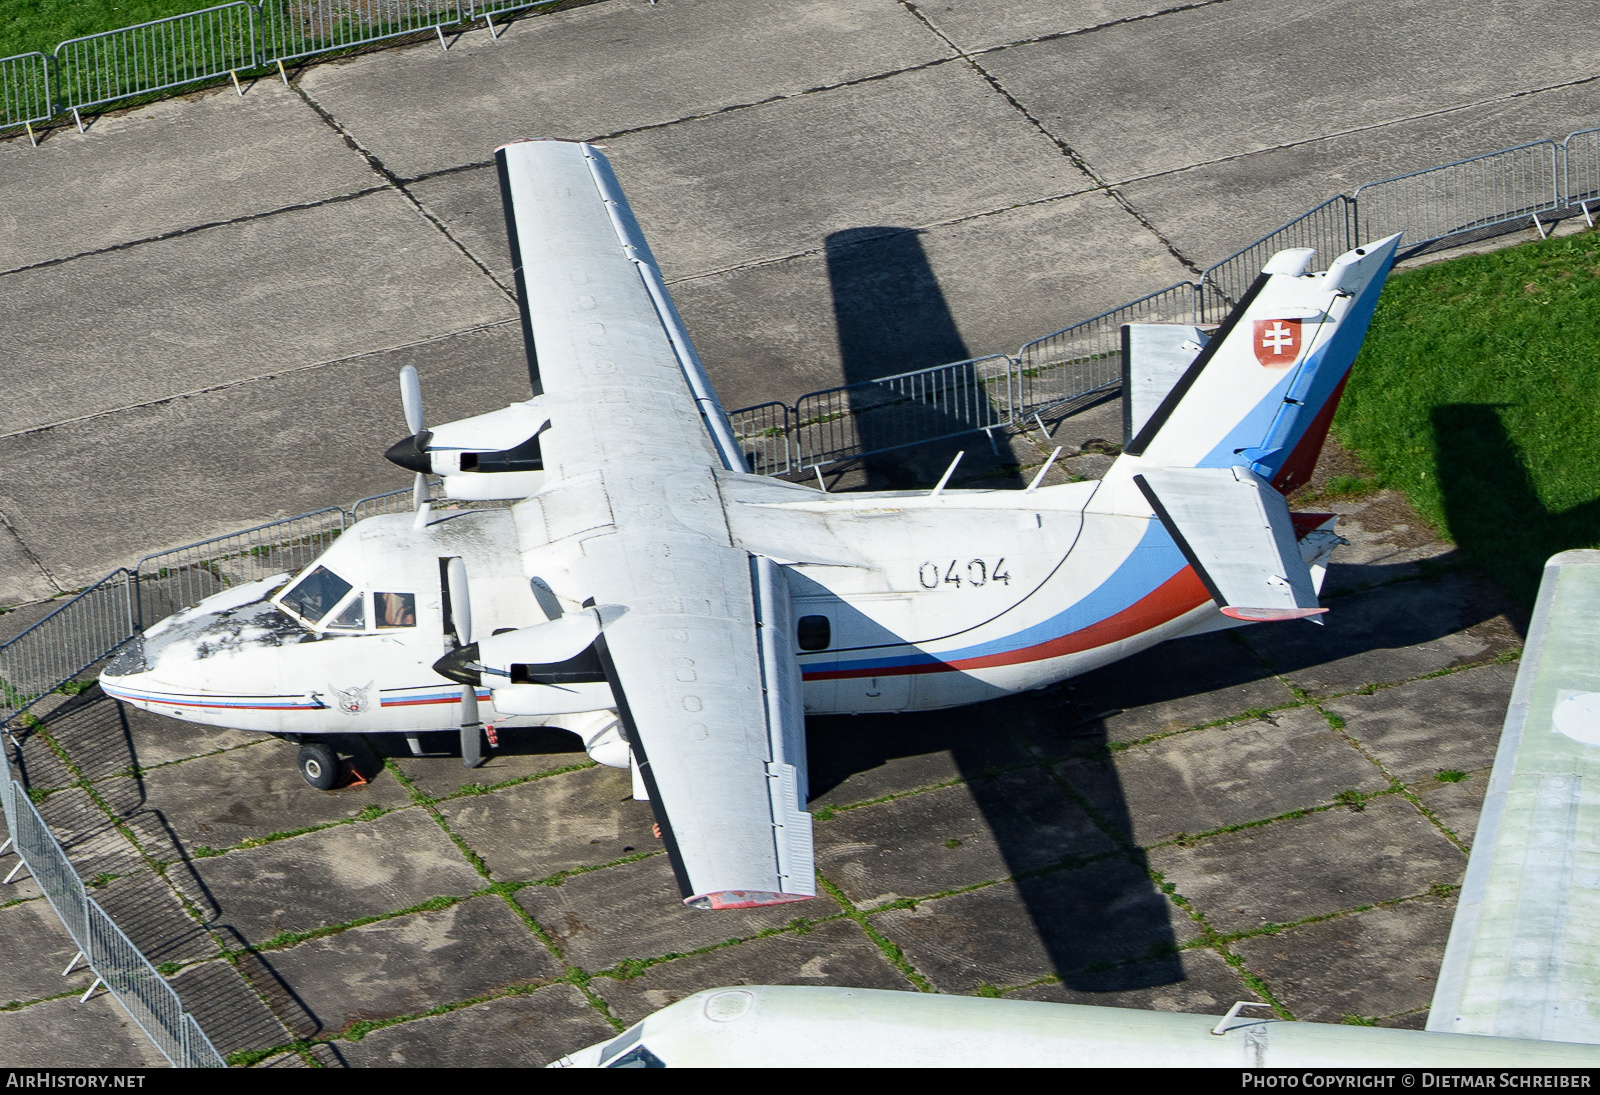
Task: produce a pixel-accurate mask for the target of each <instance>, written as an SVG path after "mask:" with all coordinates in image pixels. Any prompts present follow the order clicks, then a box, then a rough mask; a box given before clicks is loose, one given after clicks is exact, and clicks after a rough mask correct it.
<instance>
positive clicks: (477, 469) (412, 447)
mask: <svg viewBox="0 0 1600 1095" xmlns="http://www.w3.org/2000/svg"><path fill="white" fill-rule="evenodd" d="M549 424H550V416H549V415H548V414H546V413H545V412H544V411H543V410H542V409H540V407H539V400H538V398H537V397H535V398H533V399H530V400H528V401H527V402H525V403H513V404H511V405H510V406H509V407H502V408H501V409H500V410H498V411H490V412H489V413H488V414H480V415H475V416H473V417H472V418H463V419H460V420H459V421H456V422H446V423H445V424H444V425H442V426H439V427H438V428H436V429H433V430H423V431H422V432H420V433H417V434H413V435H412V436H410V437H408V438H406V439H405V440H403V441H400V442H398V443H396V444H395V445H393V446H391V447H390V448H389V451H388V452H386V453H384V455H385V456H386V457H387V458H388V459H389V460H390V461H392V462H393V463H395V464H398V465H400V466H401V467H402V468H405V469H407V470H408V471H414V472H418V473H420V474H424V475H427V474H433V475H441V476H443V477H444V490H445V495H446V496H447V497H450V498H461V499H491V498H526V497H527V496H528V495H530V494H532V493H533V492H534V491H536V490H538V489H539V488H540V487H542V486H544V482H545V472H544V454H543V452H542V451H541V450H540V447H539V434H540V432H541V431H543V430H544V428H545V427H546V426H548V425H549Z"/></svg>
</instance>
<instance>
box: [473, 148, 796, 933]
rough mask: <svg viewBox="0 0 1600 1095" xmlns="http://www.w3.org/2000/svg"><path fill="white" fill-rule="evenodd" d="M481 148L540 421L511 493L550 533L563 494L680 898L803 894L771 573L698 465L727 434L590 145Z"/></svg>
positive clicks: (792, 677)
mask: <svg viewBox="0 0 1600 1095" xmlns="http://www.w3.org/2000/svg"><path fill="white" fill-rule="evenodd" d="M496 159H497V161H498V164H499V168H500V177H501V189H502V193H503V195H504V198H505V201H506V207H507V209H506V219H507V224H508V227H509V228H510V231H511V243H512V256H513V262H514V264H515V266H516V276H517V288H518V294H519V297H520V301H521V305H522V309H523V315H524V333H525V335H526V337H527V338H528V339H529V367H530V371H531V374H532V379H533V382H534V390H535V392H537V393H539V394H538V395H537V396H536V399H535V402H536V403H537V404H538V406H539V408H540V411H541V413H547V414H548V415H549V422H550V424H549V427H548V429H547V430H546V431H545V432H544V433H542V434H541V435H540V442H541V447H542V450H543V454H544V462H545V469H546V471H547V472H549V473H551V476H552V482H551V484H550V486H549V488H548V489H547V490H546V491H544V492H541V493H542V494H543V495H544V496H545V498H544V500H543V501H542V502H541V503H538V504H536V505H535V506H533V507H531V508H530V507H529V504H526V503H525V504H524V507H522V508H528V512H529V515H530V516H529V519H528V520H529V521H531V520H532V514H534V513H540V512H542V513H543V514H545V517H544V518H543V520H541V521H539V524H540V525H541V527H542V531H543V534H544V538H546V539H558V538H561V537H562V536H563V531H562V530H561V529H558V528H556V527H555V526H554V525H553V524H552V522H551V519H550V517H549V514H550V513H552V512H557V511H560V512H562V513H566V514H572V513H578V512H579V511H581V513H579V516H578V517H573V518H571V519H570V520H569V521H568V526H569V527H570V528H573V529H577V530H578V531H574V532H571V533H570V534H566V539H569V540H571V541H573V542H574V543H576V544H577V545H578V546H579V548H580V552H579V554H578V556H577V558H576V559H575V560H574V561H573V562H572V563H571V565H570V573H571V576H572V582H573V586H574V588H573V589H572V590H569V591H567V592H568V593H569V595H572V596H574V597H575V598H576V599H580V600H583V599H588V600H590V601H592V603H593V604H595V605H596V606H597V610H598V612H599V615H600V617H601V619H602V620H603V621H604V625H603V628H602V631H601V635H600V639H599V640H598V641H597V643H596V650H597V653H598V654H599V655H600V661H601V665H602V667H603V669H604V670H605V673H606V676H607V679H608V681H609V683H610V685H611V689H612V693H613V696H614V697H615V699H616V701H617V704H618V713H619V715H620V716H621V719H622V723H623V726H624V728H625V730H626V731H627V734H628V737H629V739H630V744H631V746H632V749H633V753H634V757H635V760H636V761H637V763H638V766H639V770H640V774H641V775H642V777H643V779H644V782H645V785H646V787H647V788H648V789H649V792H650V798H651V803H652V805H653V807H654V809H655V811H656V816H657V819H658V820H659V822H660V826H661V830H662V839H663V840H664V842H665V843H666V847H667V851H668V854H669V855H670V856H671V859H672V864H673V867H674V870H675V871H676V873H677V876H678V881H679V884H680V886H681V887H682V889H683V892H684V897H685V899H686V901H687V902H688V903H689V904H691V905H693V906H696V907H700V908H739V907H745V906H750V905H765V904H773V903H777V902H782V901H797V900H802V899H804V898H807V897H811V896H814V895H815V893H816V889H815V878H814V875H813V871H812V866H811V817H810V815H809V814H806V813H804V812H803V811H804V805H805V760H804V757H805V748H804V728H803V715H802V713H801V712H802V708H801V697H800V687H801V686H800V677H799V669H798V665H797V664H796V659H795V655H794V651H793V650H792V649H791V647H790V646H789V642H790V636H791V634H792V631H793V628H792V625H791V623H790V619H789V618H790V615H791V610H790V608H789V603H788V593H787V588H786V586H785V584H784V583H783V582H782V581H779V580H778V578H779V577H780V575H779V574H778V572H777V570H776V564H774V563H773V562H772V561H771V560H769V559H764V558H756V557H752V556H751V555H750V553H749V552H747V551H746V550H744V548H742V547H740V546H736V545H735V543H734V540H733V538H732V537H731V535H730V533H729V530H728V522H727V518H726V516H725V513H724V508H723V502H722V498H721V494H720V492H719V489H718V485H717V480H716V473H717V472H718V471H719V470H722V471H724V473H726V470H727V469H736V470H737V471H738V472H743V471H744V465H743V454H742V452H741V451H740V449H739V447H738V445H737V443H736V442H735V440H734V438H733V434H732V431H731V430H730V429H729V428H728V424H727V419H726V416H725V415H724V413H723V411H722V408H721V406H720V405H719V404H718V403H717V400H716V397H715V395H714V394H713V393H712V389H711V386H710V383H709V381H707V379H706V376H705V372H704V370H703V368H702V367H701V365H700V362H699V359H698V358H697V357H696V356H695V353H694V349H693V346H692V345H691V344H690V342H689V339H688V335H687V333H686V332H685V331H684V328H683V324H682V322H681V320H679V318H678V315H677V312H676V311H675V309H674V308H673V306H672V302H671V300H670V299H669V298H668V297H667V294H666V289H665V286H664V284H663V282H662V278H661V274H660V271H659V269H658V268H657V267H656V264H655V259H654V257H653V256H652V255H651V253H650V249H649V247H648V245H646V243H645V241H644V237H643V235H642V233H641V232H640V231H639V227H638V224H637V223H636V222H635V220H634V217H633V214H632V212H631V210H630V209H629V208H628V205H627V201H626V199H625V198H624V197H623V195H622V191H621V189H620V187H618V185H617V182H616V179H615V177H614V176H613V175H612V173H611V168H610V166H609V164H607V163H606V160H605V158H604V157H603V156H602V155H601V154H600V153H599V152H598V151H597V150H596V149H594V148H593V147H592V146H590V145H586V144H577V143H569V142H561V141H527V142H517V143H513V144H510V145H507V146H505V147H503V148H501V149H500V150H498V152H497V153H496ZM557 495H560V496H561V497H560V498H559V502H558V499H557V497H556V496H557ZM536 497H537V496H536ZM582 514H588V515H590V518H591V519H588V520H585V519H581V517H582ZM526 523H527V522H525V521H524V519H522V518H519V524H526ZM527 539H532V540H535V541H537V543H529V542H527ZM543 542H544V541H543V539H541V538H540V537H539V536H537V535H535V534H533V533H529V535H528V538H526V539H525V542H524V545H523V546H524V550H525V551H526V550H529V549H530V548H532V547H540V546H542V545H543Z"/></svg>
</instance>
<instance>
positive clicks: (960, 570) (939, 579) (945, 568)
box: [917, 557, 1011, 589]
mask: <svg viewBox="0 0 1600 1095" xmlns="http://www.w3.org/2000/svg"><path fill="white" fill-rule="evenodd" d="M917 581H918V582H919V583H920V584H921V585H922V588H923V589H939V588H941V587H944V586H954V587H955V588H957V589H961V588H963V587H965V588H967V589H981V588H983V587H984V586H986V585H988V584H989V583H990V582H999V583H1000V584H1001V585H1010V584H1011V574H1010V572H1009V571H1007V570H1006V561H1005V559H1004V557H1002V558H1000V559H996V560H995V561H994V562H990V561H989V560H987V559H969V560H967V561H966V562H965V563H963V562H962V561H961V560H960V559H951V560H950V561H949V562H948V563H943V562H934V561H932V560H930V561H928V562H926V563H923V564H922V565H921V566H920V567H918V568H917Z"/></svg>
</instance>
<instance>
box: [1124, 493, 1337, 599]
mask: <svg viewBox="0 0 1600 1095" xmlns="http://www.w3.org/2000/svg"><path fill="white" fill-rule="evenodd" d="M1133 481H1134V483H1135V484H1136V485H1137V486H1138V487H1139V490H1140V491H1141V492H1142V493H1143V494H1144V496H1145V499H1146V500H1147V501H1148V502H1149V503H1150V505H1151V507H1152V508H1153V509H1154V510H1155V511H1156V516H1157V517H1158V518H1160V520H1161V523H1162V525H1164V526H1165V527H1166V530H1167V532H1168V533H1169V534H1170V535H1171V536H1172V538H1173V540H1175V541H1176V542H1177V544H1178V547H1179V549H1180V550H1182V552H1183V554H1184V556H1185V557H1186V558H1187V559H1188V560H1189V564H1190V565H1191V566H1193V567H1194V569H1195V573H1197V574H1198V575H1199V576H1200V580H1201V581H1203V582H1204V583H1205V585H1206V588H1207V589H1208V590H1209V591H1210V592H1211V596H1212V598H1213V599H1214V600H1215V601H1216V602H1217V604H1218V606H1219V607H1220V608H1221V609H1222V612H1223V614H1224V615H1227V616H1231V617H1233V618H1234V619H1236V620H1249V621H1252V622H1255V621H1267V620H1292V619H1299V618H1302V617H1314V616H1317V615H1319V614H1321V613H1323V612H1326V611H1327V609H1325V608H1322V607H1320V606H1319V605H1318V604H1317V591H1316V587H1315V585H1314V584H1313V582H1312V577H1311V568H1310V567H1309V566H1307V565H1306V562H1305V560H1304V559H1303V558H1302V556H1301V553H1300V546H1299V543H1298V541H1297V540H1296V538H1295V532H1294V519H1293V518H1292V517H1291V516H1290V514H1289V504H1288V502H1286V501H1284V497H1283V495H1281V494H1279V493H1278V492H1277V491H1276V490H1274V489H1273V488H1272V485H1271V484H1270V483H1268V482H1267V481H1266V480H1264V479H1262V478H1261V477H1260V476H1258V475H1256V474H1255V473H1254V472H1252V471H1251V470H1250V469H1249V468H1246V467H1242V466H1240V467H1233V468H1162V469H1158V470H1151V471H1147V472H1145V473H1143V474H1141V475H1136V476H1134V480H1133Z"/></svg>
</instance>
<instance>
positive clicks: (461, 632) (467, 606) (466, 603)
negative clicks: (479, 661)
mask: <svg viewBox="0 0 1600 1095" xmlns="http://www.w3.org/2000/svg"><path fill="white" fill-rule="evenodd" d="M446 580H447V581H448V583H449V586H450V617H451V622H452V623H454V625H455V632H456V645H457V646H470V645H472V599H471V596H470V594H469V591H468V589H467V564H466V562H465V561H464V560H462V559H461V558H459V557H457V558H455V559H451V560H450V564H449V568H448V569H447V571H446ZM474 702H476V701H474Z"/></svg>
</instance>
